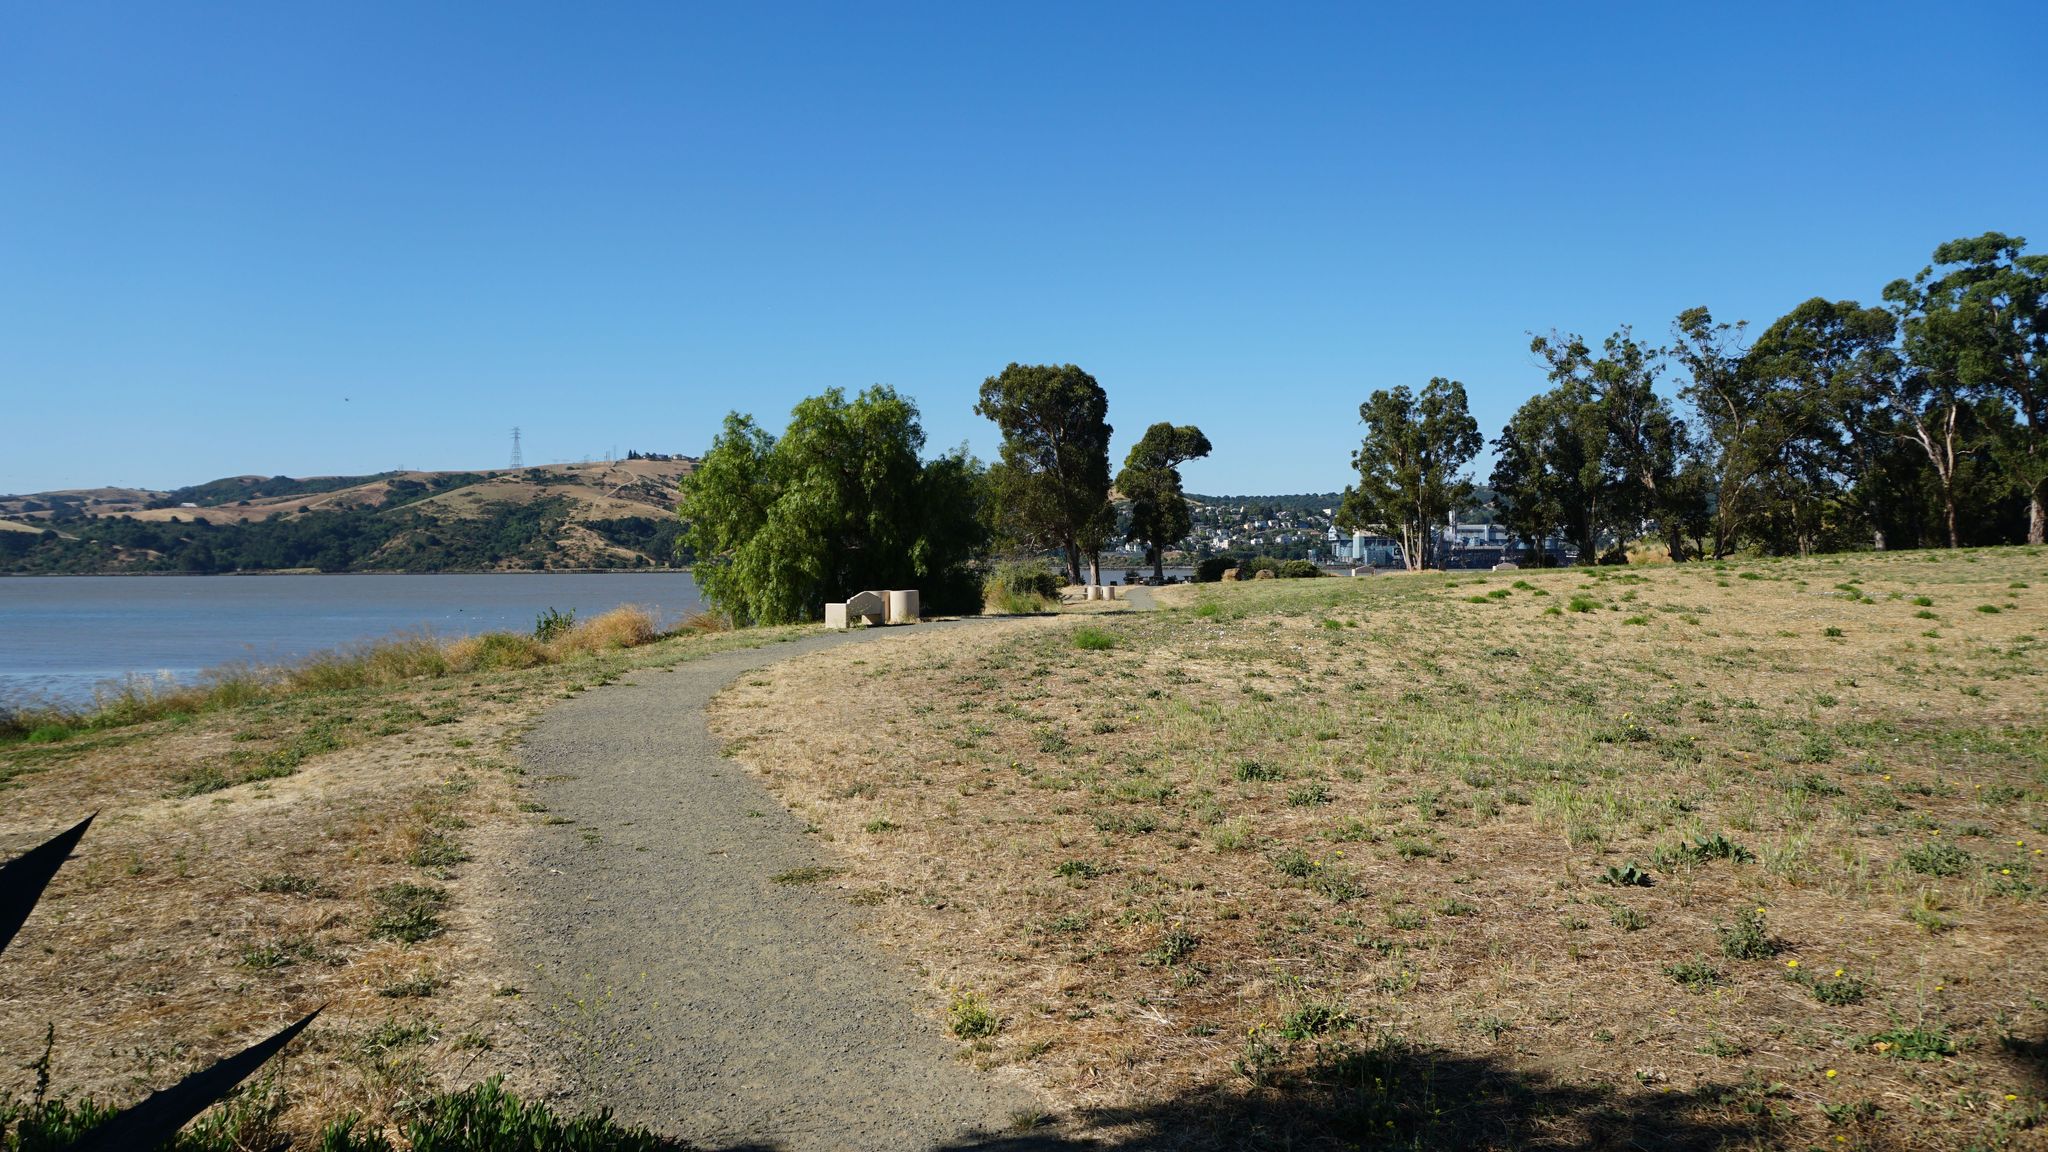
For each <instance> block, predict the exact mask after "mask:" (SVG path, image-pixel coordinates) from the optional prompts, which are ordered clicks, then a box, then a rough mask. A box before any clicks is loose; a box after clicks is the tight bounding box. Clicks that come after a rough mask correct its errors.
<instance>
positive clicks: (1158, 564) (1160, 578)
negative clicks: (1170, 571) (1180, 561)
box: [1152, 548, 1166, 584]
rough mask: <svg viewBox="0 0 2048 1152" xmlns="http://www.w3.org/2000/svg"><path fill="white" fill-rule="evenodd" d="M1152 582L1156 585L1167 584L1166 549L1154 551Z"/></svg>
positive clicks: (1155, 549)
mask: <svg viewBox="0 0 2048 1152" xmlns="http://www.w3.org/2000/svg"><path fill="white" fill-rule="evenodd" d="M1152 582H1153V583H1154V584H1164V583H1166V549H1164V548H1154V549H1153V550H1152Z"/></svg>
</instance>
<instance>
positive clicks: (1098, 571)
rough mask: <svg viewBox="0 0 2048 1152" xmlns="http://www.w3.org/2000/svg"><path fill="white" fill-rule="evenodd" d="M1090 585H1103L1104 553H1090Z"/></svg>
mask: <svg viewBox="0 0 2048 1152" xmlns="http://www.w3.org/2000/svg"><path fill="white" fill-rule="evenodd" d="M1088 583H1090V584H1100V583H1102V553H1100V552H1090V553H1089V554H1088Z"/></svg>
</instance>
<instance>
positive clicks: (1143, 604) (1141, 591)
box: [1122, 584, 1159, 612]
mask: <svg viewBox="0 0 2048 1152" xmlns="http://www.w3.org/2000/svg"><path fill="white" fill-rule="evenodd" d="M1122 591H1123V594H1124V600H1125V601H1126V602H1128V603H1129V604H1130V606H1131V610H1132V611H1133V612H1156V611H1158V610H1159V601H1157V600H1154V599H1153V598H1152V590H1151V589H1150V588H1147V587H1145V586H1143V585H1141V584H1133V585H1131V586H1129V587H1128V588H1124V589H1122Z"/></svg>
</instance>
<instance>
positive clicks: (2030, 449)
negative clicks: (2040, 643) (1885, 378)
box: [1884, 232, 2048, 544]
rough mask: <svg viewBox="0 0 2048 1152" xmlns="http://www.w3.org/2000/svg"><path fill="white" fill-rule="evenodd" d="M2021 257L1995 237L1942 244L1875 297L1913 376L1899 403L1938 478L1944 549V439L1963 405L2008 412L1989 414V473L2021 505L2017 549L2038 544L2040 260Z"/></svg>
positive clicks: (2047, 538) (2044, 518)
mask: <svg viewBox="0 0 2048 1152" xmlns="http://www.w3.org/2000/svg"><path fill="white" fill-rule="evenodd" d="M2025 248H2026V240H2025V238H2023V237H2018V236H2007V235H2005V234H2003V233H2000V232H1986V233H1984V234H1983V235H1981V236H1976V237H1972V238H1969V239H1962V240H1951V241H1949V242H1948V243H1946V244H1943V245H1941V246H1939V247H1937V248H1936V249H1935V250H1934V263H1933V264H1932V265H1930V266H1928V267H1926V268H1923V269H1921V271H1920V273H1919V274H1918V275H1916V276H1915V277H1913V278H1912V279H1911V280H1897V281H1894V282H1893V283H1892V284H1890V285H1889V286H1887V287H1886V288H1885V290H1884V295H1885V299H1886V300H1887V301H1888V302H1890V303H1891V305H1892V306H1893V308H1894V309H1895V311H1896V312H1897V314H1898V316H1899V318H1900V321H1901V328H1902V331H1903V338H1904V345H1905V352H1906V355H1907V356H1908V357H1909V358H1910V359H1911V361H1912V363H1913V366H1914V369H1915V380H1914V387H1915V391H1914V393H1913V394H1912V395H1910V396H1902V397H1901V400H1902V401H1905V402H1907V403H1909V404H1914V405H1917V406H1919V407H1920V408H1921V409H1923V410H1924V413H1923V415H1924V418H1922V419H1919V420H1916V421H1914V422H1913V438H1914V440H1915V441H1916V442H1917V443H1918V444H1919V445H1920V446H1921V448H1922V450H1923V451H1924V452H1926V454H1927V456H1928V459H1929V460H1930V462H1935V463H1934V466H1935V467H1936V469H1937V472H1938V473H1940V474H1941V475H1942V477H1943V482H1944V485H1945V486H1944V489H1943V495H1944V501H1945V509H1946V511H1947V513H1948V518H1949V520H1950V521H1951V523H1950V527H1949V537H1950V542H1951V544H1953V543H1954V542H1955V539H1956V537H1957V531H1956V528H1955V526H1954V524H1953V520H1954V517H1955V494H1954V491H1953V479H1954V476H1953V473H1954V471H1955V470H1956V468H1957V467H1958V462H1957V461H1956V460H1955V456H1956V452H1955V445H1956V442H1957V441H1958V440H1959V439H1960V438H1961V436H1962V434H1960V433H1957V432H1955V431H1954V430H1953V429H1954V428H1955V426H1956V425H1957V424H1958V423H1961V422H1964V421H1966V420H1967V419H1968V418H1969V417H1968V414H1966V413H1964V412H1962V411H1961V410H1960V409H1961V408H1962V404H1961V403H1960V401H1962V400H1964V399H1966V398H1969V397H1976V398H1981V399H1985V400H1989V401H1991V402H1992V403H1993V404H1994V405H1998V406H2003V407H2004V408H2005V409H2008V410H2009V411H2010V418H2009V419H2004V418H1996V417H1999V416H2002V415H2003V414H2002V413H1997V412H1995V411H1994V412H1992V413H1990V414H1991V415H1993V416H1994V417H1995V418H1996V419H1995V427H1996V428H1997V431H1998V432H1999V435H1997V436H1996V437H1995V440H1994V443H1995V445H1996V447H1997V449H1998V453H1997V454H1998V456H1999V460H1998V463H1999V464H2000V465H2002V466H2003V468H2004V469H2005V470H2006V471H2008V472H2009V473H2010V475H2011V477H2012V479H2013V481H2014V483H2015V484H2016V485H2017V487H2018V488H2019V489H2020V491H2021V492H2022V493H2023V494H2024V496H2025V498H2026V501H2027V542H2028V543H2030V544H2041V543H2044V542H2048V256H2043V255H2031V256H2030V255H2027V254H2025V251H2024V250H2025ZM1937 461H1939V462H1937ZM1944 467H1946V468H1947V469H1948V471H1947V472H1941V469H1943V468H1944Z"/></svg>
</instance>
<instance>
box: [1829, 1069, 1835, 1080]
mask: <svg viewBox="0 0 2048 1152" xmlns="http://www.w3.org/2000/svg"><path fill="white" fill-rule="evenodd" d="M1834 1078H1835V1070H1834V1069H1833V1068H1830V1069H1828V1079H1830V1080H1833V1079H1834Z"/></svg>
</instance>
